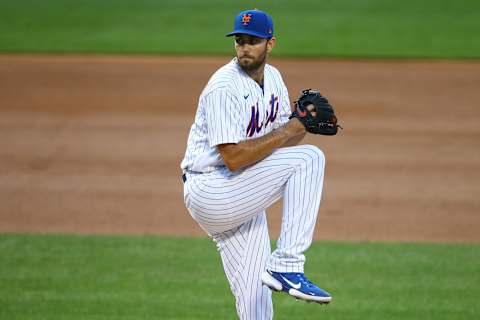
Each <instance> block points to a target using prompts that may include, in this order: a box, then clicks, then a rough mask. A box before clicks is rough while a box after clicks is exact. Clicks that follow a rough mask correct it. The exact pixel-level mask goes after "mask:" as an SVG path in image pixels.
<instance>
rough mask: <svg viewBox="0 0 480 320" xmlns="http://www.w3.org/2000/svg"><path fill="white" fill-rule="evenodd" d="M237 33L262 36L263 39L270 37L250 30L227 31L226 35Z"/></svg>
mask: <svg viewBox="0 0 480 320" xmlns="http://www.w3.org/2000/svg"><path fill="white" fill-rule="evenodd" d="M237 34H248V35H249V36H254V37H258V38H263V39H270V38H271V37H272V36H268V37H265V35H264V34H262V33H258V32H255V31H252V30H235V31H233V32H230V33H228V34H227V35H226V37H231V36H234V35H237Z"/></svg>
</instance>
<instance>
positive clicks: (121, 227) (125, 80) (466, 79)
mask: <svg viewBox="0 0 480 320" xmlns="http://www.w3.org/2000/svg"><path fill="white" fill-rule="evenodd" d="M227 61H228V58H188V57H184V58H172V57H162V58H158V57H121V56H120V57H109V56H97V57H93V56H90V57H85V56H28V55H23V56H10V55H0V164H1V166H0V232H75V233H135V234H165V235H203V232H202V231H201V230H200V229H199V227H197V226H196V224H195V223H194V222H193V220H192V219H191V218H190V216H189V215H188V213H187V211H186V209H185V207H184V205H183V202H182V182H181V180H180V174H181V172H180V169H179V163H180V160H181V158H182V156H183V153H184V151H185V145H186V139H187V135H188V130H189V126H190V124H191V122H192V120H193V117H194V112H195V108H196V101H197V99H198V96H199V94H200V92H201V90H202V88H203V86H204V85H205V83H206V81H207V79H208V78H209V76H210V75H211V73H212V72H213V71H214V70H215V69H216V68H217V67H219V66H221V65H222V64H224V63H226V62H227ZM272 64H273V65H275V66H277V67H279V69H280V70H281V71H282V72H283V75H284V79H285V81H286V84H287V86H288V87H289V90H290V95H291V99H293V98H294V97H295V96H297V94H298V92H299V91H300V89H301V88H303V87H318V88H320V89H321V90H322V92H323V93H324V94H325V95H327V96H328V97H330V100H331V101H332V103H333V104H334V106H335V107H336V110H337V112H338V115H339V118H340V119H341V124H342V125H343V126H344V128H345V130H343V131H342V132H341V133H340V135H339V136H336V137H312V136H309V137H308V138H307V139H306V140H305V142H307V143H312V144H315V145H317V146H319V147H320V148H321V149H322V150H324V151H325V153H326V156H327V172H326V182H325V189H324V195H323V200H322V204H321V208H320V214H319V219H318V223H317V229H316V236H315V237H316V239H332V240H402V241H442V242H477V243H478V242H480V95H479V94H478V93H477V91H478V88H479V85H480V63H478V62H470V63H467V62H442V61H438V62H418V61H404V62H395V61H383V62H378V61H335V60H301V61H299V60H288V59H282V60H280V59H276V60H272ZM269 222H270V228H271V230H272V237H274V236H275V235H276V234H278V229H279V222H280V212H279V205H278V204H276V205H275V206H274V207H273V208H272V209H271V210H270V211H269Z"/></svg>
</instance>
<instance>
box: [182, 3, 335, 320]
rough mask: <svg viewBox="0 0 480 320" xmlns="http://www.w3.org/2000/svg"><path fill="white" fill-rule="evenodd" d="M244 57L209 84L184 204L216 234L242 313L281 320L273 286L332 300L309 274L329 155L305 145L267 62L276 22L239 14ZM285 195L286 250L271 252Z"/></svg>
mask: <svg viewBox="0 0 480 320" xmlns="http://www.w3.org/2000/svg"><path fill="white" fill-rule="evenodd" d="M227 36H234V37H235V51H236V58H234V59H233V60H232V61H230V62H229V63H228V64H226V65H225V66H223V67H221V68H220V69H219V70H217V71H216V72H215V73H214V75H213V76H212V77H211V78H210V80H209V82H208V84H207V85H206V87H205V88H204V90H203V92H202V94H201V96H200V98H199V102H198V109H197V113H196V116H195V122H194V123H193V125H192V127H191V129H190V134H189V138H188V145H187V150H186V153H185V158H184V159H183V161H182V163H181V168H182V170H183V181H184V200H185V204H186V206H187V208H188V210H189V212H190V214H191V216H192V217H193V218H194V219H195V221H197V222H198V224H199V225H200V226H201V227H202V228H203V229H204V230H205V231H206V232H207V233H208V234H209V235H210V236H211V237H212V239H213V240H214V241H215V243H216V244H217V247H218V251H219V252H220V255H221V258H222V263H223V267H224V270H225V273H226V276H227V278H228V281H229V283H230V288H231V290H232V293H233V294H234V296H235V299H236V308H237V313H238V316H239V317H240V319H272V317H273V307H272V299H271V291H270V290H269V288H270V289H272V290H275V291H283V292H286V293H288V294H290V295H291V296H293V297H295V298H297V299H302V300H306V301H314V302H318V303H329V302H330V301H331V299H332V298H331V296H330V294H329V293H328V292H326V291H324V290H322V289H320V288H319V287H318V286H316V285H314V284H313V283H311V282H310V281H309V280H308V279H307V278H306V277H305V275H304V273H303V272H304V263H305V256H304V255H303V252H304V251H305V250H306V249H307V248H308V247H309V246H310V244H311V242H312V237H313V231H314V228H315V222H316V218H317V213H318V209H319V205H320V199H321V193H322V187H323V173H324V166H325V157H324V155H323V153H322V151H321V150H320V149H318V148H317V147H315V146H312V145H299V146H297V144H298V143H299V142H300V140H301V139H302V138H303V137H304V136H305V134H306V129H305V127H304V125H303V124H302V123H301V122H300V121H299V120H298V119H297V118H292V119H289V116H290V115H291V114H292V110H291V108H290V101H289V97H288V91H287V88H286V86H285V84H284V82H283V80H282V77H281V75H280V73H279V71H278V70H277V69H276V68H274V67H273V66H271V65H269V64H267V63H266V61H267V58H268V54H269V53H270V52H271V51H272V49H273V48H274V46H275V41H276V39H275V37H274V36H273V21H272V18H271V17H270V16H269V15H268V14H266V13H265V12H262V11H259V10H247V11H243V12H240V14H239V15H237V16H236V18H235V22H234V30H233V32H231V33H229V34H228V35H227ZM282 197H283V217H282V227H281V231H280V236H279V239H278V242H277V248H276V249H275V250H274V251H273V253H272V252H271V248H270V238H269V235H268V229H267V220H266V215H265V210H266V209H267V208H268V207H269V206H270V205H271V204H272V203H273V202H275V201H276V200H277V199H279V198H282Z"/></svg>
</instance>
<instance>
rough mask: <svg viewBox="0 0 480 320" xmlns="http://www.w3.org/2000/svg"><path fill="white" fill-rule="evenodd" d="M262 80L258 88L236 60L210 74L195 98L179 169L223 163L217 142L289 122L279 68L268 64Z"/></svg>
mask: <svg viewBox="0 0 480 320" xmlns="http://www.w3.org/2000/svg"><path fill="white" fill-rule="evenodd" d="M263 83H264V85H263V89H262V88H261V87H260V86H259V85H258V83H256V82H255V81H254V80H253V79H252V78H250V77H249V76H248V75H247V74H246V73H245V72H244V71H243V70H242V69H241V67H240V66H239V65H238V64H237V60H236V58H235V59H233V60H232V61H230V62H229V63H228V64H226V65H224V66H223V67H221V68H220V69H218V70H217V71H216V72H215V73H214V74H213V75H212V77H211V78H210V80H209V81H208V83H207V85H206V87H205V88H204V89H203V92H202V94H201V95H200V98H199V100H198V108H197V113H196V115H195V122H194V123H193V125H192V127H191V128H190V133H189V137H188V143H187V150H186V153H185V157H184V159H183V161H182V163H181V165H180V166H181V168H182V170H183V171H186V170H189V171H195V172H210V171H213V170H215V169H217V168H218V167H222V166H224V163H223V160H222V159H221V157H220V154H219V152H218V150H217V148H216V146H217V145H219V144H224V143H238V142H240V141H243V140H247V139H252V138H257V137H260V136H262V135H265V134H267V133H269V132H270V131H272V130H273V129H276V128H278V127H279V126H280V125H282V124H284V123H286V122H287V121H288V117H289V115H290V114H291V109H290V100H289V97H288V91H287V88H286V86H285V84H284V82H283V79H282V76H281V75H280V72H279V71H278V70H277V69H276V68H275V67H273V66H271V65H269V64H266V65H265V70H264V80H263Z"/></svg>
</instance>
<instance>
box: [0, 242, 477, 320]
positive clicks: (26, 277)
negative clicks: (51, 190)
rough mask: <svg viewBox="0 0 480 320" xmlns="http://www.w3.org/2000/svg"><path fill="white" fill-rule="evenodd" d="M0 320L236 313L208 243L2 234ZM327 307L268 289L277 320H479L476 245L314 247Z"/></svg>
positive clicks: (312, 269) (312, 263)
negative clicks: (330, 298) (328, 295)
mask: <svg viewBox="0 0 480 320" xmlns="http://www.w3.org/2000/svg"><path fill="white" fill-rule="evenodd" d="M0 257H1V264H0V283H1V285H0V306H1V308H0V319H9V320H15V319H82V320H83V319H136V320H138V319H236V315H235V310H234V301H233V298H232V296H231V294H230V291H229V288H228V284H227V282H226V279H225V277H224V275H223V270H222V269H221V263H220V260H219V257H218V254H217V252H216V249H215V246H214V244H213V243H211V242H210V240H208V239H185V238H160V237H126V236H122V237H120V236H72V235H69V236H60V235H48V236H47V235H44V236H40V235H6V234H3V235H0ZM307 257H308V260H307V267H306V272H307V273H308V274H309V275H310V276H311V278H312V280H315V281H318V282H319V283H321V284H322V286H324V287H325V288H326V289H328V290H330V291H331V293H332V294H333V296H334V301H333V302H332V304H331V305H330V306H328V307H322V306H320V305H317V304H306V303H303V302H298V301H296V300H294V299H292V298H290V297H288V296H286V295H283V294H278V293H277V294H275V295H274V304H275V312H276V317H275V319H307V318H308V319H316V318H317V316H318V318H319V319H349V320H352V319H373V320H374V319H423V320H427V319H436V320H438V319H449V320H452V319H478V318H479V316H480V305H479V304H478V297H479V296H480V286H479V285H478V284H479V283H480V246H478V245H442V244H393V243H392V244H387V243H358V244H356V243H334V242H319V243H314V244H313V246H312V247H311V249H310V250H309V251H308V252H307Z"/></svg>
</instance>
